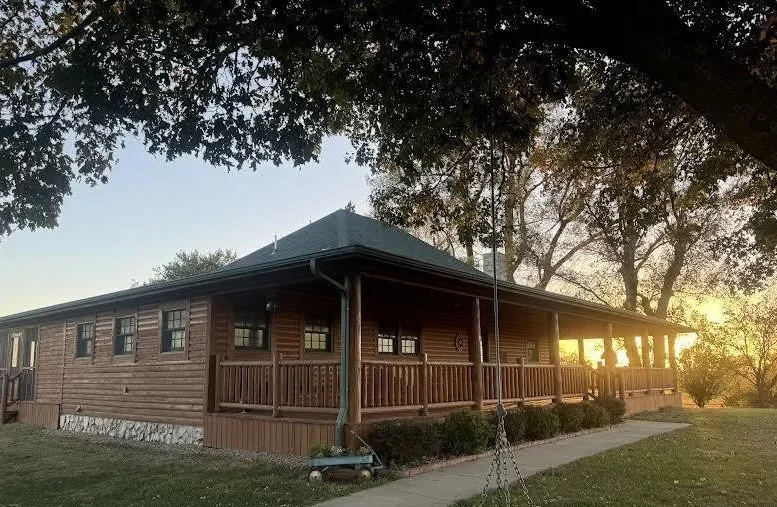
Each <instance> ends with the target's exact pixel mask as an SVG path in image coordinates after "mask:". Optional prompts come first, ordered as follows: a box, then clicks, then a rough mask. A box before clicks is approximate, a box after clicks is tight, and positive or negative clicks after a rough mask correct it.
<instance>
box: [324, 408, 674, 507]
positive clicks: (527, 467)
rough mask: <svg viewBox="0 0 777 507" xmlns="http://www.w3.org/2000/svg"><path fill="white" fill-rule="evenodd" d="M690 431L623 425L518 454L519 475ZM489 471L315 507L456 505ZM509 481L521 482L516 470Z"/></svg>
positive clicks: (420, 480) (457, 471)
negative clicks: (638, 442)
mask: <svg viewBox="0 0 777 507" xmlns="http://www.w3.org/2000/svg"><path fill="white" fill-rule="evenodd" d="M686 426H688V425H687V424H677V423H662V422H650V421H626V423H625V424H623V425H621V426H617V427H614V428H611V429H609V430H607V431H601V432H596V433H589V434H587V435H581V436H579V437H574V438H569V439H565V440H559V441H556V442H551V443H548V444H543V445H536V446H533V447H527V448H525V449H521V450H519V451H517V452H516V453H515V456H516V459H517V460H518V465H519V467H520V469H521V473H522V474H523V476H524V477H529V476H532V475H534V474H536V473H538V472H541V471H543V470H547V469H548V468H553V467H557V466H560V465H564V464H566V463H570V462H572V461H575V460H578V459H580V458H585V457H586V456H592V455H594V454H598V453H600V452H603V451H606V450H609V449H613V448H615V447H620V446H622V445H626V444H631V443H634V442H637V441H639V440H642V439H644V438H648V437H651V436H654V435H660V434H662V433H666V432H669V431H673V430H676V429H680V428H685V427H686ZM490 465H491V458H490V457H489V458H482V459H479V460H475V461H470V462H467V463H461V464H459V465H454V466H451V467H448V468H444V469H441V470H437V471H434V472H429V473H425V474H421V475H416V476H413V477H408V478H406V479H400V480H397V481H394V482H391V483H389V484H385V485H383V486H378V487H375V488H370V489H366V490H364V491H360V492H358V493H355V494H353V495H350V496H346V497H342V498H335V499H333V500H329V501H327V502H324V503H321V504H318V506H316V507H364V506H368V507H399V506H414V507H447V506H449V505H450V504H452V503H453V502H455V501H456V500H461V499H464V498H469V497H471V496H473V495H476V494H478V493H480V492H481V491H482V490H483V484H484V483H485V479H486V475H488V470H489V467H490ZM508 468H512V467H508ZM510 480H511V481H515V480H517V477H516V476H515V474H514V472H513V471H512V470H511V479H510Z"/></svg>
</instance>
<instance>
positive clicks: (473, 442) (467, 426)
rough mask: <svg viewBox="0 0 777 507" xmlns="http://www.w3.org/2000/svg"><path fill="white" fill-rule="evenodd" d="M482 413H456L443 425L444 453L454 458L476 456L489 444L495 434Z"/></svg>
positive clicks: (447, 418) (446, 419)
mask: <svg viewBox="0 0 777 507" xmlns="http://www.w3.org/2000/svg"><path fill="white" fill-rule="evenodd" d="M493 432H494V431H493V429H492V428H491V425H490V424H489V423H488V420H487V419H486V416H484V415H483V413H481V412H472V411H467V412H455V413H453V414H450V415H449V416H448V417H446V418H445V421H444V422H443V424H442V433H443V446H442V447H443V451H444V452H445V453H446V454H450V455H452V456H461V455H466V454H475V453H477V452H480V451H482V450H483V449H484V448H485V447H486V446H487V445H488V443H489V440H490V439H491V438H492V437H491V434H492V433H493Z"/></svg>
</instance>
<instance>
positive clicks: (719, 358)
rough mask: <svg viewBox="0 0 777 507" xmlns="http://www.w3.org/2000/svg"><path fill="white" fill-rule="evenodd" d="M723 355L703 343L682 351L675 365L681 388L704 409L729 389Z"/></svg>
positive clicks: (727, 369) (727, 366)
mask: <svg viewBox="0 0 777 507" xmlns="http://www.w3.org/2000/svg"><path fill="white" fill-rule="evenodd" d="M723 359H724V357H723V355H722V354H721V353H720V352H718V351H716V350H715V349H714V348H713V347H712V346H711V345H710V344H708V343H706V342H705V341H703V340H697V342H696V343H694V344H693V345H691V346H690V347H687V348H685V349H683V351H682V352H681V353H680V357H679V359H678V362H677V373H678V379H679V383H680V388H681V389H682V390H683V392H684V393H685V394H687V395H688V396H690V398H691V399H692V400H693V402H694V403H695V404H696V406H697V407H700V408H704V406H705V405H707V403H709V402H710V401H712V400H714V399H716V398H719V397H721V396H722V395H723V394H724V393H726V391H727V390H728V389H729V388H730V381H731V378H732V372H731V368H730V365H729V364H728V363H727V362H726V361H724V360H723Z"/></svg>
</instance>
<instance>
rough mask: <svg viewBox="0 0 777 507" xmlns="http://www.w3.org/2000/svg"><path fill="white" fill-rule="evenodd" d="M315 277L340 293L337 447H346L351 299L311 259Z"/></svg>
mask: <svg viewBox="0 0 777 507" xmlns="http://www.w3.org/2000/svg"><path fill="white" fill-rule="evenodd" d="M310 272H311V273H313V276H315V277H316V278H320V279H321V280H324V281H326V282H328V283H329V284H330V285H332V286H333V287H335V288H336V289H337V291H338V292H339V293H340V410H339V411H338V413H337V422H336V423H335V445H337V446H338V447H345V423H346V421H347V420H348V400H349V396H348V370H349V368H348V363H349V355H350V348H351V347H350V327H351V326H350V297H349V295H348V289H347V288H346V287H345V285H342V284H341V283H339V282H338V281H336V280H335V279H333V278H332V277H330V276H328V275H326V274H325V273H322V272H321V271H320V270H319V269H318V264H317V263H316V259H310Z"/></svg>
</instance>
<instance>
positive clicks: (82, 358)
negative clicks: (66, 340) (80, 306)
mask: <svg viewBox="0 0 777 507" xmlns="http://www.w3.org/2000/svg"><path fill="white" fill-rule="evenodd" d="M87 324H91V326H92V350H91V352H90V354H89V355H88V356H79V355H78V331H79V329H80V328H81V327H82V326H85V325H87ZM96 338H97V319H96V318H95V319H92V320H80V321H76V322H75V329H74V339H73V356H74V357H75V359H76V361H87V362H94V356H95V344H96V343H97V339H96Z"/></svg>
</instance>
